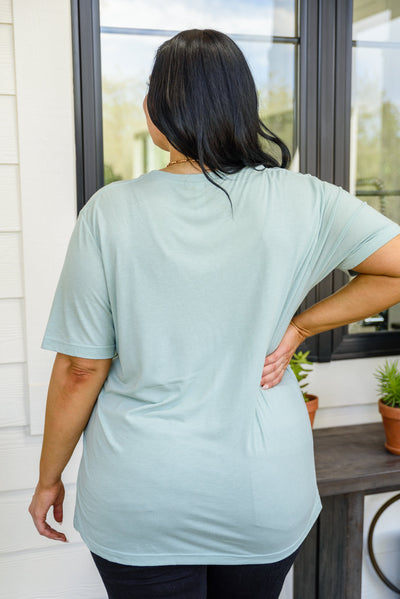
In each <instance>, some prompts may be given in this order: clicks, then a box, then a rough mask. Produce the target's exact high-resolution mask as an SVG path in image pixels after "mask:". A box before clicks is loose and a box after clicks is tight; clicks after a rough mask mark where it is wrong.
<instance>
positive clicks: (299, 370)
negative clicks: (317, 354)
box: [290, 351, 318, 426]
mask: <svg viewBox="0 0 400 599" xmlns="http://www.w3.org/2000/svg"><path fill="white" fill-rule="evenodd" d="M309 353H310V352H309V351H306V352H304V353H303V352H302V351H299V352H297V353H295V354H293V356H292V359H291V360H290V366H291V368H292V370H293V372H294V374H295V377H296V379H297V382H298V383H299V385H300V389H301V392H302V393H303V397H304V401H305V402H306V406H307V410H308V415H309V417H310V422H311V426H313V424H314V418H315V412H316V411H317V409H318V397H317V396H316V395H311V394H310V393H306V392H305V391H304V389H305V387H307V386H308V383H305V382H303V381H304V379H305V378H307V377H308V374H309V373H310V372H311V371H312V368H306V367H307V366H312V365H313V363H312V362H310V361H309V360H307V357H308V354H309Z"/></svg>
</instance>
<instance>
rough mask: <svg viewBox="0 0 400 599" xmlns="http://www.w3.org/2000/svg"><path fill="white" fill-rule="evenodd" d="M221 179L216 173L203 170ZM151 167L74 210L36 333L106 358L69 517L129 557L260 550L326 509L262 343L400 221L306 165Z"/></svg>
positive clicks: (297, 400)
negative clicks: (264, 379) (41, 330)
mask: <svg viewBox="0 0 400 599" xmlns="http://www.w3.org/2000/svg"><path fill="white" fill-rule="evenodd" d="M212 176H214V177H216V175H212ZM216 180H218V182H221V184H222V185H223V186H224V188H225V189H226V190H227V191H228V192H229V194H230V198H231V201H232V205H233V217H232V213H231V206H230V203H229V201H228V199H227V197H226V195H225V194H224V193H223V192H222V191H221V190H218V189H217V188H216V187H215V186H214V185H212V184H211V183H210V182H209V181H207V180H206V179H205V177H204V175H203V174H195V175H177V174H172V173H167V172H164V171H152V172H150V173H148V174H146V175H143V176H141V177H139V178H137V179H134V180H129V181H120V182H116V183H112V184H110V185H107V186H105V187H103V188H102V189H100V190H99V191H97V192H96V193H95V194H94V195H93V196H92V198H91V199H90V201H89V202H88V203H87V204H86V205H85V207H84V208H83V209H82V210H81V212H80V214H79V218H78V220H77V223H76V227H75V229H74V232H73V234H72V238H71V241H70V244H69V248H68V252H67V256H66V259H65V264H64V267H63V270H62V274H61V277H60V281H59V284H58V287H57V291H56V294H55V298H54V302H53V306H52V310H51V314H50V318H49V322H48V325H47V329H46V333H45V336H44V339H43V343H42V347H43V348H44V349H50V350H54V351H57V352H61V353H64V354H68V355H72V356H79V357H83V358H98V359H100V358H113V361H112V365H111V370H110V373H109V375H108V378H107V380H106V381H105V383H104V386H103V388H102V390H101V392H100V394H99V397H98V400H97V402H96V404H95V406H94V409H93V412H92V414H91V417H90V420H89V422H88V425H87V427H86V429H85V431H84V443H83V456H82V460H81V465H80V469H79V475H78V482H77V501H76V509H75V518H74V525H75V527H76V529H77V530H78V531H79V532H80V534H81V536H82V538H83V540H84V541H85V542H86V544H87V546H88V547H89V549H90V550H91V551H93V552H94V553H96V554H98V555H100V556H102V557H104V558H106V559H108V560H110V561H114V562H119V563H122V564H132V565H169V564H246V563H253V564H256V563H269V562H274V561H278V560H281V559H283V558H285V557H286V556H288V555H290V554H291V553H292V552H293V551H294V550H295V549H296V548H297V547H298V546H299V545H300V544H301V542H302V541H303V540H304V538H305V537H306V536H307V534H308V532H309V531H310V529H311V527H312V525H313V524H314V522H315V520H316V519H317V517H318V514H319V512H320V510H321V501H320V497H319V494H318V488H317V485H316V476H315V466H314V455H313V438H312V432H311V426H310V422H309V417H308V413H307V408H306V405H305V402H304V400H303V397H302V394H301V391H300V389H299V386H298V384H297V381H296V379H295V376H294V374H293V373H292V371H291V370H290V368H288V369H287V370H286V372H285V374H284V377H283V379H282V381H281V383H279V384H278V385H277V386H275V387H273V388H271V389H269V390H263V389H262V388H261V387H260V379H261V373H262V368H263V364H264V359H265V356H266V355H267V354H269V353H271V352H272V351H273V350H275V349H276V347H277V346H278V344H279V342H280V340H281V338H282V336H283V334H284V332H285V330H286V328H287V327H288V325H289V322H290V319H291V318H292V316H293V315H294V313H295V311H296V309H297V308H298V307H299V305H300V303H301V302H302V300H303V299H304V297H305V296H306V294H307V293H308V291H310V289H312V287H314V286H315V285H316V284H317V283H318V282H319V281H321V280H322V279H323V278H324V277H325V276H326V275H327V274H328V273H330V272H331V271H332V270H333V269H334V268H339V269H342V270H347V269H352V268H353V267H354V266H356V265H357V264H359V263H360V262H362V261H363V260H364V259H365V258H367V257H368V256H369V255H370V254H371V253H373V252H374V251H375V250H377V249H378V248H379V247H380V246H382V245H383V244H385V243H386V242H388V241H389V240H390V239H392V238H393V237H395V236H396V235H398V234H400V227H399V226H398V225H397V224H395V223H394V222H392V221H390V220H388V219H387V218H386V217H384V216H383V215H381V214H380V213H378V212H377V211H376V210H374V209H373V208H371V207H369V206H368V205H367V204H366V203H365V202H361V201H360V200H358V199H357V198H355V197H354V196H352V195H350V194H349V193H347V192H346V191H344V190H343V189H342V188H340V187H337V186H334V185H332V184H329V183H325V182H322V181H320V180H319V179H317V178H315V177H312V176H310V175H302V174H297V173H292V172H290V171H287V170H284V169H279V168H270V169H257V170H255V169H251V168H244V169H242V170H241V171H240V172H238V173H236V174H233V175H227V176H226V177H225V178H224V179H223V180H222V181H221V180H220V179H217V178H216Z"/></svg>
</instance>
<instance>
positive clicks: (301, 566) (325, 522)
mask: <svg viewBox="0 0 400 599" xmlns="http://www.w3.org/2000/svg"><path fill="white" fill-rule="evenodd" d="M321 501H322V506H323V509H322V511H321V514H320V516H319V518H318V521H317V522H316V524H315V525H314V527H313V529H312V530H311V531H310V534H309V536H308V537H307V539H306V541H305V542H304V545H303V547H302V549H301V550H300V552H299V554H298V556H297V558H296V561H295V563H294V599H360V598H361V570H362V548H363V521H364V494H363V493H362V492H357V493H346V494H344V495H332V496H330V497H322V498H321ZM314 529H315V530H314Z"/></svg>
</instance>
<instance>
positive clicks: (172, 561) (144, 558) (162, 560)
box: [74, 494, 322, 566]
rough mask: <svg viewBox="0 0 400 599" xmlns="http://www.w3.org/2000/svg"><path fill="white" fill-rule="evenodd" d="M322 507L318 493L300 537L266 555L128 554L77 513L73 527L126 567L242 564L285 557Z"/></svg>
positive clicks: (101, 552) (88, 542)
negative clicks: (84, 526) (85, 525)
mask: <svg viewBox="0 0 400 599" xmlns="http://www.w3.org/2000/svg"><path fill="white" fill-rule="evenodd" d="M321 510H322V503H321V499H320V497H319V494H317V496H316V499H315V502H314V506H313V509H312V512H311V516H310V518H309V519H308V522H307V524H306V526H305V528H304V531H303V533H302V534H301V535H300V537H298V539H297V540H296V541H295V542H294V543H292V544H291V545H289V546H288V547H286V548H285V549H282V550H281V551H277V552H275V553H265V554H224V553H218V554H212V553H185V554H183V553H182V554H180V553H178V554H175V553H151V554H127V553H123V552H121V551H113V550H110V549H108V548H106V547H103V546H102V545H99V544H98V543H96V542H95V541H93V540H92V539H90V537H89V536H87V535H86V534H85V533H83V532H82V531H81V530H80V525H79V518H78V517H77V515H76V514H75V517H74V528H75V529H76V530H77V531H78V532H79V534H80V535H81V537H82V540H83V541H84V543H85V544H86V546H87V547H88V549H89V551H91V552H92V553H95V554H96V555H99V556H100V557H102V558H103V559H106V560H108V561H111V562H115V563H118V564H123V565H127V566H167V565H240V564H269V563H273V562H277V561H280V560H283V559H285V558H286V557H288V556H289V555H291V554H292V553H293V552H294V551H296V549H297V548H298V547H299V546H300V545H301V544H302V542H303V541H304V540H305V538H306V537H307V535H308V533H309V532H310V530H311V528H312V527H313V525H314V523H315V521H316V519H317V518H318V516H319V514H320V512H321Z"/></svg>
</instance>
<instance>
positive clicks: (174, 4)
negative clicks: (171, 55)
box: [100, 0, 297, 37]
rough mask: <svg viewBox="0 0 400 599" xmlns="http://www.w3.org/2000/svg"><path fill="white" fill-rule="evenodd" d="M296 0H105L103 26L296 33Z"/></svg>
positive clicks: (261, 33) (102, 15)
mask: <svg viewBox="0 0 400 599" xmlns="http://www.w3.org/2000/svg"><path fill="white" fill-rule="evenodd" d="M295 5H296V0H247V1H244V0H230V1H229V2H227V1H226V0H197V2H187V0H170V1H169V2H165V0H152V1H151V2H143V0H101V2H100V10H101V12H100V23H101V26H108V27H110V26H113V27H134V28H139V29H168V30H170V31H182V30H183V29H193V28H197V29H207V28H208V29H217V30H218V31H223V32H224V33H250V34H252V35H254V34H259V35H282V36H289V37H293V36H295V35H296V29H297V27H296V21H297V20H296V11H295Z"/></svg>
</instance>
